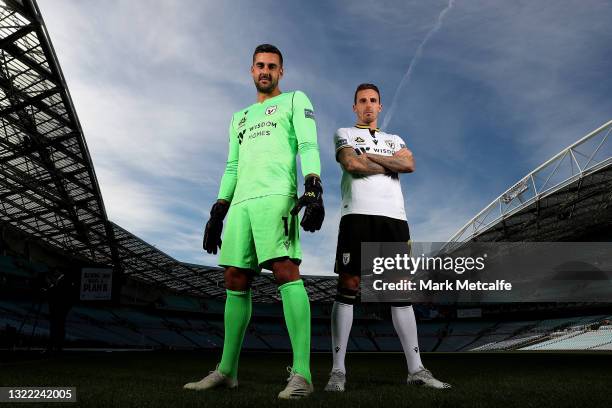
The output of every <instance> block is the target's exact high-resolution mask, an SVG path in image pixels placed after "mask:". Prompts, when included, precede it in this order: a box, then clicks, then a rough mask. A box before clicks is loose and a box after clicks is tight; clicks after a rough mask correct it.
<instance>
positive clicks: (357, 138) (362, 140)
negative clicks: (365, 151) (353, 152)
mask: <svg viewBox="0 0 612 408" xmlns="http://www.w3.org/2000/svg"><path fill="white" fill-rule="evenodd" d="M355 143H365V140H364V139H363V138H361V137H359V136H357V137H356V138H355Z"/></svg>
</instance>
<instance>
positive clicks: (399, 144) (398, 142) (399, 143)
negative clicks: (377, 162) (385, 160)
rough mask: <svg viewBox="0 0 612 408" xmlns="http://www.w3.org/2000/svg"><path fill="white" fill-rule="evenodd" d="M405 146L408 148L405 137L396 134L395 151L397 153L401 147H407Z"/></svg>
mask: <svg viewBox="0 0 612 408" xmlns="http://www.w3.org/2000/svg"><path fill="white" fill-rule="evenodd" d="M405 148H406V143H405V142H404V139H402V138H401V137H399V136H398V135H395V151H394V152H393V153H397V152H398V151H400V150H401V149H405Z"/></svg>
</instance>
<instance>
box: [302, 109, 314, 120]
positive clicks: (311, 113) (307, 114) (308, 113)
mask: <svg viewBox="0 0 612 408" xmlns="http://www.w3.org/2000/svg"><path fill="white" fill-rule="evenodd" d="M304 117H305V118H306V119H312V120H314V118H315V115H314V111H313V110H312V109H304Z"/></svg>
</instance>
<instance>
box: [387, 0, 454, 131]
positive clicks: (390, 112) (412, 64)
mask: <svg viewBox="0 0 612 408" xmlns="http://www.w3.org/2000/svg"><path fill="white" fill-rule="evenodd" d="M454 2H455V0H448V5H447V6H446V7H445V8H444V10H442V11H441V12H440V14H439V15H438V19H437V20H436V24H434V26H433V27H432V28H431V30H429V32H428V33H427V35H426V36H425V38H424V39H423V41H422V42H421V44H419V47H418V48H417V50H416V52H415V53H414V56H413V57H412V60H411V61H410V64H409V65H408V71H406V73H405V74H404V76H403V77H402V80H401V81H400V83H399V85H398V87H397V89H396V90H395V95H393V100H392V101H391V107H390V108H389V110H388V111H387V114H386V115H385V119H384V121H383V125H382V128H383V129H386V128H387V125H388V124H389V122H390V121H391V118H392V117H393V113H394V112H395V105H396V104H397V98H398V97H399V93H400V91H401V90H402V88H403V87H404V86H406V84H407V83H408V82H409V81H410V77H411V76H412V71H413V70H414V67H415V66H416V64H417V63H418V62H419V59H420V58H421V54H423V48H424V47H425V44H427V41H429V39H430V38H431V37H432V36H433V35H434V34H435V33H436V32H437V31H438V30H439V29H440V27H442V21H443V20H444V16H446V13H448V11H449V10H450V9H451V8H452V7H453V3H454Z"/></svg>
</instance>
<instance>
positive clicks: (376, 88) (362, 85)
mask: <svg viewBox="0 0 612 408" xmlns="http://www.w3.org/2000/svg"><path fill="white" fill-rule="evenodd" d="M364 89H373V90H375V91H376V93H377V94H378V103H381V102H380V91H379V90H378V87H377V86H376V85H374V84H359V86H358V87H357V89H355V96H354V97H353V103H354V104H355V105H357V94H358V93H359V91H363V90H364Z"/></svg>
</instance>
